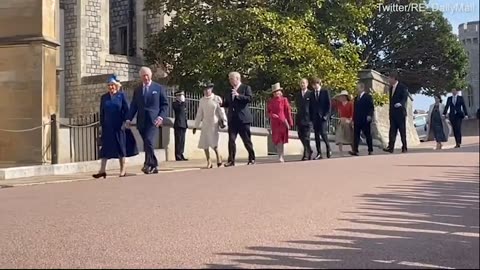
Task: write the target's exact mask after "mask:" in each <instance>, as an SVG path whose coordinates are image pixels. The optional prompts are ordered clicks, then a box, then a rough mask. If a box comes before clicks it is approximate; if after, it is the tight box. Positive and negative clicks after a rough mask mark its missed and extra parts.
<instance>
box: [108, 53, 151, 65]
mask: <svg viewBox="0 0 480 270" xmlns="http://www.w3.org/2000/svg"><path fill="white" fill-rule="evenodd" d="M106 61H107V62H113V63H122V64H131V65H143V60H142V59H141V58H139V57H132V56H126V55H121V54H109V55H107V57H106Z"/></svg>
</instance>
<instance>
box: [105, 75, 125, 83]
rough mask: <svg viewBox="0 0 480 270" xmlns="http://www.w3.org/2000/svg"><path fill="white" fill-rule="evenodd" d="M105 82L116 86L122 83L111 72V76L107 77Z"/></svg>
mask: <svg viewBox="0 0 480 270" xmlns="http://www.w3.org/2000/svg"><path fill="white" fill-rule="evenodd" d="M107 84H116V85H118V86H121V85H122V84H121V83H120V81H119V80H118V79H117V76H116V75H115V74H112V76H110V77H109V78H108V80H107Z"/></svg>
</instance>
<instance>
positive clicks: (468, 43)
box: [458, 21, 480, 117]
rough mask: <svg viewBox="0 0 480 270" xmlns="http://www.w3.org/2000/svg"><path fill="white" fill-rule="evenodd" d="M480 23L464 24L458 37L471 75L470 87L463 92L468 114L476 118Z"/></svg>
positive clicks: (479, 100) (479, 87) (478, 102)
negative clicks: (466, 55) (465, 52)
mask: <svg viewBox="0 0 480 270" xmlns="http://www.w3.org/2000/svg"><path fill="white" fill-rule="evenodd" d="M479 24H480V22H479V21H476V22H469V23H462V24H460V25H459V26H458V37H459V39H460V41H461V42H462V44H463V46H464V48H465V50H466V51H467V54H468V60H469V73H468V75H467V81H468V84H469V87H468V88H467V89H465V90H464V91H462V95H463V96H464V97H465V103H466V105H467V110H468V114H469V116H471V117H475V115H476V112H477V110H478V109H479V108H480V96H479V95H480V94H479V93H480V86H479V60H478V59H479V41H478V40H479V32H478V31H479Z"/></svg>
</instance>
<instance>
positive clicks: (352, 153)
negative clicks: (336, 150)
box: [348, 151, 358, 156]
mask: <svg viewBox="0 0 480 270" xmlns="http://www.w3.org/2000/svg"><path fill="white" fill-rule="evenodd" d="M348 153H349V154H350V155H352V156H358V152H354V151H348Z"/></svg>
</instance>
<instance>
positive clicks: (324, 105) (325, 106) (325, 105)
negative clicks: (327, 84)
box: [310, 89, 331, 122]
mask: <svg viewBox="0 0 480 270" xmlns="http://www.w3.org/2000/svg"><path fill="white" fill-rule="evenodd" d="M310 96H311V98H310V118H311V120H312V121H313V122H316V121H319V120H324V121H325V120H328V117H329V116H330V110H331V101H330V93H329V90H327V89H322V90H320V93H319V96H318V99H317V98H316V97H315V90H314V91H312V92H311V94H310Z"/></svg>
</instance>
